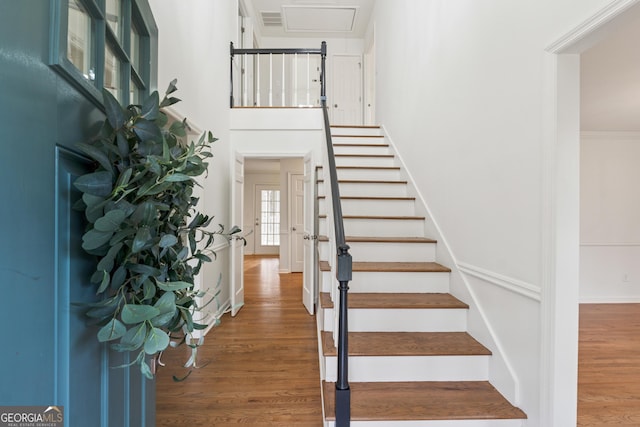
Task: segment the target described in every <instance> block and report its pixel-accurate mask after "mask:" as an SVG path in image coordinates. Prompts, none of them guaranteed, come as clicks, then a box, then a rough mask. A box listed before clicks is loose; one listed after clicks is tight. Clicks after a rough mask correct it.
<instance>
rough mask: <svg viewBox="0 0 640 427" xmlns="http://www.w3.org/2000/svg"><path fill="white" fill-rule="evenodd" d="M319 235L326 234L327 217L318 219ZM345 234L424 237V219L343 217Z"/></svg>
mask: <svg viewBox="0 0 640 427" xmlns="http://www.w3.org/2000/svg"><path fill="white" fill-rule="evenodd" d="M318 228H319V230H318V231H319V235H321V236H327V235H328V231H327V219H326V218H320V219H319V227H318ZM344 231H345V234H346V235H347V236H371V235H372V234H375V235H376V236H377V237H424V220H420V219H369V218H345V219H344Z"/></svg>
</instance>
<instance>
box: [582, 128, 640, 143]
mask: <svg viewBox="0 0 640 427" xmlns="http://www.w3.org/2000/svg"><path fill="white" fill-rule="evenodd" d="M580 138H581V139H587V140H594V139H595V140H602V139H606V140H624V141H633V142H640V132H638V131H595V130H590V131H582V132H580Z"/></svg>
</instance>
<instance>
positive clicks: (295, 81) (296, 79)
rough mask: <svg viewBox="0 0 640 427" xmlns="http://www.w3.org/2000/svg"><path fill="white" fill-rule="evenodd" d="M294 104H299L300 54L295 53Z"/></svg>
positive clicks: (295, 105)
mask: <svg viewBox="0 0 640 427" xmlns="http://www.w3.org/2000/svg"><path fill="white" fill-rule="evenodd" d="M293 106H294V107H297V106H298V54H297V53H294V54H293Z"/></svg>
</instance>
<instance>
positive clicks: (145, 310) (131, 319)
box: [120, 304, 160, 325]
mask: <svg viewBox="0 0 640 427" xmlns="http://www.w3.org/2000/svg"><path fill="white" fill-rule="evenodd" d="M158 314H160V310H158V309H157V308H155V307H153V306H150V305H139V304H125V305H124V307H123V308H122V312H121V313H120V317H121V318H122V321H123V322H124V323H126V324H128V325H134V324H136V323H140V322H144V321H145V320H151V319H153V318H154V317H156V316H157V315H158Z"/></svg>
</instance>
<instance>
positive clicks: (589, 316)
mask: <svg viewBox="0 0 640 427" xmlns="http://www.w3.org/2000/svg"><path fill="white" fill-rule="evenodd" d="M609 426H616V427H631V426H634V427H638V426H640V304H583V305H581V306H580V344H579V362H578V427H609Z"/></svg>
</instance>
